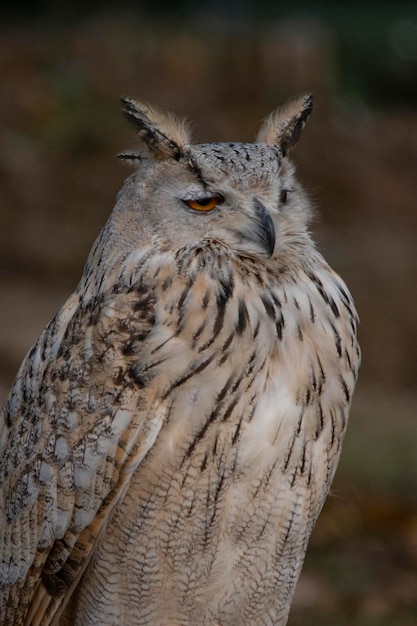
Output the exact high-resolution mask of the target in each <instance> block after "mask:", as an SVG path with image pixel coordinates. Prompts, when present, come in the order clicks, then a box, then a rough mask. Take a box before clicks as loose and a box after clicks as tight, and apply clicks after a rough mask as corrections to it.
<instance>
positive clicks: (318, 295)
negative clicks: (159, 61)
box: [0, 97, 359, 626]
mask: <svg viewBox="0 0 417 626" xmlns="http://www.w3.org/2000/svg"><path fill="white" fill-rule="evenodd" d="M124 107H125V108H124V110H125V114H126V116H127V117H128V118H129V120H130V121H131V122H133V124H134V126H135V128H136V130H137V134H138V137H139V140H140V151H139V152H138V153H125V154H123V155H122V157H123V158H124V159H126V160H129V161H131V162H132V163H133V164H134V165H135V166H137V170H136V171H135V173H134V174H133V175H132V176H130V178H128V180H127V181H126V183H125V185H124V187H123V188H122V190H121V192H120V193H119V196H118V199H117V203H116V206H115V208H114V210H113V213H112V214H111V216H110V219H109V221H108V223H107V225H106V226H105V228H104V229H103V231H102V233H101V234H100V236H99V237H98V239H97V242H96V243H95V245H94V247H93V249H92V252H91V254H90V256H89V259H88V260H87V263H86V267H85V270H84V274H83V276H82V278H81V281H80V283H79V285H78V287H77V289H76V291H75V292H74V294H73V295H72V296H70V298H69V299H68V301H67V302H66V303H65V304H64V306H63V307H62V309H61V310H60V311H59V312H58V313H57V315H56V316H55V318H54V319H53V320H52V321H51V322H50V323H49V324H48V326H47V327H46V329H45V331H44V332H43V333H42V335H41V336H40V338H39V340H38V342H37V343H36V344H35V346H34V347H33V348H32V349H31V351H30V352H29V354H28V355H27V357H26V358H25V360H24V362H23V363H22V365H21V368H20V370H19V372H18V375H17V378H16V380H15V383H14V385H13V388H12V390H11V393H10V397H9V399H8V401H7V403H6V405H5V408H4V411H3V414H2V417H1V438H0V452H1V457H0V485H1V496H0V497H1V500H0V532H1V550H2V552H1V554H0V586H1V587H0V615H1V616H2V618H1V622H0V623H1V624H2V625H4V626H11V625H12V624H13V625H14V626H19V625H22V624H26V625H27V624H32V625H40V624H42V625H46V624H57V623H61V624H64V625H67V626H69V625H70V624H76V625H78V626H81V625H82V626H92V625H93V624H102V625H116V624H118V625H119V624H125V625H129V626H142V625H156V624H158V625H166V626H168V625H170V626H173V625H178V626H179V625H186V624H190V625H191V624H192V625H196V624H198V625H201V626H215V625H221V626H227V625H232V624H233V625H251V626H266V625H269V624H270V625H277V624H285V623H286V620H287V616H288V611H289V608H290V603H291V599H292V595H293V592H294V587H295V584H296V581H297V579H298V576H299V573H300V569H301V566H302V563H303V559H304V555H305V550H306V546H307V542H308V539H309V536H310V533H311V530H312V528H313V525H314V523H315V521H316V519H317V516H318V514H319V511H320V509H321V507H322V505H323V502H324V499H325V497H326V495H327V492H328V489H329V486H330V483H331V481H332V478H333V475H334V472H335V469H336V466H337V462H338V459H339V454H340V450H341V444H342V440H343V436H344V433H345V428H346V423H347V419H348V412H349V406H350V401H351V396H352V392H353V387H354V384H355V380H356V376H357V370H358V367H359V348H358V344H357V339H356V323H357V318H356V312H355V309H354V305H353V303H352V300H351V297H350V294H349V292H348V290H347V288H346V286H345V285H344V283H343V282H342V280H341V279H340V278H339V277H338V276H337V275H336V274H335V273H334V272H333V271H332V270H331V268H330V267H329V266H328V265H327V264H326V262H325V261H324V260H323V258H322V257H321V255H320V254H319V253H318V252H317V251H316V250H315V247H314V244H313V243H312V241H311V238H310V235H309V233H308V230H307V228H308V222H309V218H310V206H309V202H308V199H307V197H306V195H305V194H304V192H303V191H302V189H301V187H300V185H299V183H298V182H297V181H296V179H295V177H294V168H293V166H292V164H291V162H290V161H289V160H288V151H289V150H290V149H291V148H292V147H293V146H294V145H295V143H296V141H297V139H298V136H299V134H300V132H301V130H302V127H303V126H304V123H305V121H306V119H307V117H308V116H309V114H310V112H311V98H310V97H306V98H302V99H300V100H298V101H296V102H295V103H293V104H291V105H289V106H287V107H285V108H283V109H281V110H278V112H277V113H275V114H274V115H273V116H271V118H269V120H267V121H266V122H265V123H264V125H263V127H262V128H261V130H260V132H259V135H258V139H257V143H255V144H222V143H219V144H191V143H190V141H191V140H190V137H189V134H188V131H187V130H186V128H185V127H184V126H183V125H181V124H179V123H177V122H176V120H175V119H174V118H173V117H169V116H164V115H162V114H161V113H158V112H155V111H154V110H152V109H151V108H149V107H147V106H144V105H140V104H138V103H136V102H134V101H132V100H128V99H126V100H125V101H124ZM212 205H213V206H212ZM192 207H194V208H192Z"/></svg>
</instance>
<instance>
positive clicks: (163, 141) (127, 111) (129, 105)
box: [120, 98, 191, 160]
mask: <svg viewBox="0 0 417 626" xmlns="http://www.w3.org/2000/svg"><path fill="white" fill-rule="evenodd" d="M121 101H122V103H123V109H122V111H123V114H124V116H125V117H126V119H127V120H128V121H129V122H130V123H131V124H132V125H133V127H134V128H135V130H136V131H137V133H138V135H139V137H140V139H141V140H142V142H143V144H144V145H145V146H146V148H148V150H150V151H151V152H152V154H153V155H154V156H155V157H156V158H158V159H169V158H174V159H176V160H178V159H179V158H180V157H181V156H182V154H183V153H184V149H185V147H186V145H187V144H188V143H190V141H191V138H190V133H189V130H188V128H187V125H186V124H185V123H184V122H182V121H180V120H177V118H176V117H175V116H174V115H172V114H170V113H168V114H163V113H160V112H159V111H158V110H157V109H154V108H152V107H150V106H148V105H146V104H143V103H140V102H136V101H135V100H132V99H131V98H121ZM120 157H121V158H122V159H127V160H133V159H132V157H133V154H132V153H126V154H121V155H120Z"/></svg>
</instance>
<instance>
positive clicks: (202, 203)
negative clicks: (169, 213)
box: [184, 196, 222, 211]
mask: <svg viewBox="0 0 417 626" xmlns="http://www.w3.org/2000/svg"><path fill="white" fill-rule="evenodd" d="M221 200H222V198H219V197H218V196H209V197H207V198H199V199H198V200H184V202H185V204H186V205H187V206H189V207H190V209H194V210H195V211H211V210H212V209H214V207H216V206H217V205H218V204H219V203H220V202H221Z"/></svg>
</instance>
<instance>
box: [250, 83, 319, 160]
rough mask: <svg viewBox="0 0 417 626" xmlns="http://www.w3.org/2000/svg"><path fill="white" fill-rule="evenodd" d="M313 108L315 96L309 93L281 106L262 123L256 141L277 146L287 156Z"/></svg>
mask: <svg viewBox="0 0 417 626" xmlns="http://www.w3.org/2000/svg"><path fill="white" fill-rule="evenodd" d="M312 110H313V96H312V95H311V94H308V95H306V96H303V97H302V98H298V99H297V100H294V102H290V103H289V104H287V105H285V106H283V107H280V108H279V109H277V110H276V111H274V112H273V113H271V115H270V116H269V117H267V119H266V120H265V121H264V123H263V124H262V126H261V128H260V130H259V133H258V136H257V138H256V141H257V142H259V143H268V144H269V145H271V146H276V147H277V148H279V149H280V152H281V153H282V154H283V155H284V156H286V155H287V153H288V152H289V150H291V148H293V147H294V146H295V145H296V143H297V141H298V140H299V138H300V135H301V131H302V130H303V128H304V126H305V123H306V121H307V120H308V118H309V117H310V114H311V112H312Z"/></svg>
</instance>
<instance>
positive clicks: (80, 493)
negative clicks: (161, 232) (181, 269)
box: [0, 289, 166, 626]
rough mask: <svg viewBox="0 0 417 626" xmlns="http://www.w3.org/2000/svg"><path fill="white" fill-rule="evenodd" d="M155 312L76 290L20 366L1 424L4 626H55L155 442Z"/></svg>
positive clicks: (146, 298) (140, 300)
mask: <svg viewBox="0 0 417 626" xmlns="http://www.w3.org/2000/svg"><path fill="white" fill-rule="evenodd" d="M154 305H155V300H154V296H153V294H152V293H151V292H147V291H146V290H143V289H142V290H141V291H140V292H138V291H135V290H133V289H131V290H129V291H127V290H125V292H124V293H118V294H114V295H112V296H109V297H107V298H106V297H105V296H101V297H95V298H93V299H91V300H89V301H88V302H83V301H82V299H81V298H80V296H79V295H78V294H77V293H75V294H73V296H71V297H70V298H69V300H68V301H67V303H66V304H65V305H64V307H63V308H62V309H61V310H60V311H59V313H58V314H57V316H56V317H55V318H54V319H53V320H52V322H51V323H50V324H49V325H48V326H47V327H46V329H45V331H44V332H43V334H42V335H41V337H40V338H39V340H38V342H37V343H36V345H35V346H34V347H33V348H32V350H31V351H30V352H29V354H28V355H27V357H26V359H25V360H24V362H23V363H22V366H21V368H20V370H19V372H18V375H17V378H16V380H15V383H14V386H13V389H12V391H11V394H10V397H9V400H8V402H7V403H6V406H5V408H4V410H3V413H2V416H1V420H0V429H1V430H0V485H1V492H0V533H1V545H0V550H1V552H0V616H1V618H0V623H1V624H2V625H3V626H9V625H11V624H13V626H18V625H21V624H32V625H34V626H35V625H38V624H43V625H46V624H50V623H54V619H56V618H57V616H59V613H60V611H61V609H62V608H63V606H64V604H65V602H66V599H68V597H69V596H70V594H71V590H72V588H73V587H74V586H75V584H76V583H77V581H78V580H79V578H80V576H81V574H82V572H83V571H84V568H85V566H86V565H87V562H88V559H89V557H90V555H91V550H92V549H93V547H94V543H95V540H96V538H97V537H98V535H99V534H100V532H101V530H102V528H103V526H104V525H105V523H106V520H107V519H108V517H109V515H110V513H111V511H112V510H113V508H114V506H115V505H116V503H117V502H118V501H119V500H120V498H121V497H122V496H123V494H124V491H125V490H126V488H127V486H128V483H129V479H130V476H131V474H132V472H133V471H134V470H135V468H136V467H137V465H138V464H139V463H140V461H141V459H142V458H143V457H144V455H145V454H146V453H147V452H148V451H149V449H150V448H151V446H152V444H153V442H154V441H155V438H156V436H157V434H158V432H159V429H160V427H161V424H162V422H163V420H164V415H165V410H166V407H165V406H164V401H163V399H162V400H161V399H160V398H161V394H160V393H159V392H158V389H157V385H159V384H160V379H161V377H159V376H157V375H156V374H157V368H158V359H157V358H155V357H153V355H152V350H151V347H150V344H151V343H152V340H151V339H150V337H152V330H153V327H154V324H155V314H154ZM158 398H159V399H158ZM54 616H55V617H54Z"/></svg>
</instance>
